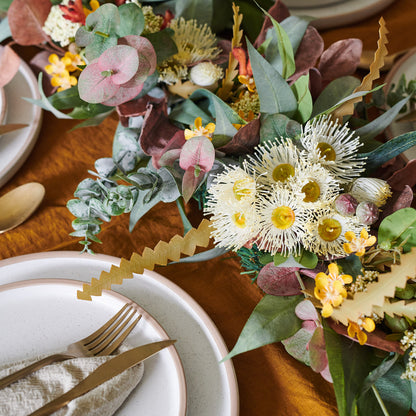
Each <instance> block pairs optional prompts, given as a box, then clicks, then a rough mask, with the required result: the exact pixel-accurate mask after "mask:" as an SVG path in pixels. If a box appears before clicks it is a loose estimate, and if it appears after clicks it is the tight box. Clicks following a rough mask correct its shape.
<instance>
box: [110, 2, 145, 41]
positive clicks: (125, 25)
mask: <svg viewBox="0 0 416 416" xmlns="http://www.w3.org/2000/svg"><path fill="white" fill-rule="evenodd" d="M118 11H119V14H120V25H119V26H118V28H117V35H118V36H120V37H123V36H129V35H140V34H141V33H142V32H143V29H144V26H145V21H144V15H143V12H142V9H141V7H139V6H138V5H137V4H135V3H127V4H122V5H121V6H119V8H118Z"/></svg>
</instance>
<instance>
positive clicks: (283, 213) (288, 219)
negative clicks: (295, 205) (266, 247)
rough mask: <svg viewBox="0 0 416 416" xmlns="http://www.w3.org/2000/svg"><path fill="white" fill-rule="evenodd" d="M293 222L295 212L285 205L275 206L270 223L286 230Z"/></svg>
mask: <svg viewBox="0 0 416 416" xmlns="http://www.w3.org/2000/svg"><path fill="white" fill-rule="evenodd" d="M294 222H295V213H294V212H293V210H292V209H291V208H289V207H287V206H285V205H283V206H281V207H277V208H275V209H274V210H273V212H272V223H273V225H274V226H275V227H276V228H278V229H279V230H287V229H288V228H290V227H291V226H292V225H293V223H294Z"/></svg>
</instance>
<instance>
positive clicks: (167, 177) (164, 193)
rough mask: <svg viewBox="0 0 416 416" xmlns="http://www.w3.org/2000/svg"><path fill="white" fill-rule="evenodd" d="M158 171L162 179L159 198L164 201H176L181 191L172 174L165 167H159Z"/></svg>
mask: <svg viewBox="0 0 416 416" xmlns="http://www.w3.org/2000/svg"><path fill="white" fill-rule="evenodd" d="M158 173H159V175H160V177H161V179H162V186H161V188H160V199H161V200H162V201H163V202H165V203H169V202H173V201H176V200H177V199H178V198H179V197H180V195H181V193H180V191H179V188H178V184H177V182H176V179H175V177H174V175H173V174H172V172H171V171H170V169H168V168H167V167H162V168H160V169H159V171H158Z"/></svg>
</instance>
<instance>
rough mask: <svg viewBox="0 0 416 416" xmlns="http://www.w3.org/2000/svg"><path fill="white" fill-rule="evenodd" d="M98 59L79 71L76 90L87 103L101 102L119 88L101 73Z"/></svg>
mask: <svg viewBox="0 0 416 416" xmlns="http://www.w3.org/2000/svg"><path fill="white" fill-rule="evenodd" d="M97 61H98V59H95V60H94V61H91V63H90V64H89V65H88V66H87V67H86V68H85V69H84V70H83V71H82V72H81V74H80V76H79V79H78V91H79V96H80V97H81V99H82V100H84V101H87V102H88V103H102V102H103V101H106V100H109V99H110V98H111V97H112V96H113V95H115V94H116V92H117V91H118V89H119V86H118V85H115V84H114V83H113V82H112V80H111V78H110V77H108V76H104V75H103V74H102V72H103V71H102V69H101V68H100V66H99V64H98V62H97Z"/></svg>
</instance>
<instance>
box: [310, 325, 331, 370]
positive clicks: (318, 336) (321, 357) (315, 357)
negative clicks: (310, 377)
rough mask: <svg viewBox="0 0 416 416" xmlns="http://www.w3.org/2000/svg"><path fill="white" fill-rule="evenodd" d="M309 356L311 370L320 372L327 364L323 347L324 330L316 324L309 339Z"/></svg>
mask: <svg viewBox="0 0 416 416" xmlns="http://www.w3.org/2000/svg"><path fill="white" fill-rule="evenodd" d="M308 347H309V358H310V360H311V368H312V370H313V371H316V372H317V373H320V372H321V371H323V370H325V368H326V366H327V365H328V356H327V355H326V349H325V338H324V330H323V328H322V327H320V326H318V327H317V328H316V329H315V332H314V333H313V335H312V338H311V340H310V341H309V345H308Z"/></svg>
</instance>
